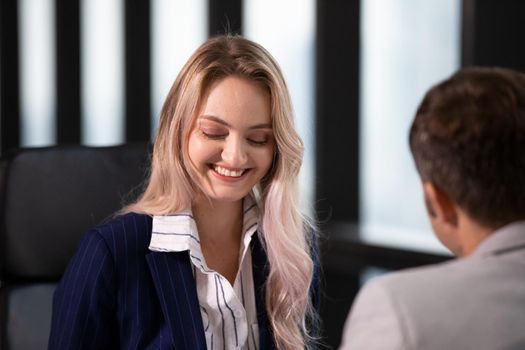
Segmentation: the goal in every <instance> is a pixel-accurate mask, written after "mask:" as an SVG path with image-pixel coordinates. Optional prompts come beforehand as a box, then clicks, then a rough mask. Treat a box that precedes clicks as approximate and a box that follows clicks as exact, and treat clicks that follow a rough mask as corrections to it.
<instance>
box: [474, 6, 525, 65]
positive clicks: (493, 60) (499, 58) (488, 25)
mask: <svg viewBox="0 0 525 350" xmlns="http://www.w3.org/2000/svg"><path fill="white" fill-rule="evenodd" d="M471 11H472V14H473V15H472V18H471V21H472V23H471V26H472V28H473V30H472V33H471V34H470V35H471V38H470V39H471V40H472V43H470V45H471V50H472V59H471V62H468V63H470V64H472V65H479V66H500V67H506V68H512V69H516V70H520V71H522V72H525V46H524V45H522V44H521V43H522V42H523V33H524V32H525V2H524V1H514V0H500V1H493V0H476V1H475V4H474V6H472V9H471Z"/></svg>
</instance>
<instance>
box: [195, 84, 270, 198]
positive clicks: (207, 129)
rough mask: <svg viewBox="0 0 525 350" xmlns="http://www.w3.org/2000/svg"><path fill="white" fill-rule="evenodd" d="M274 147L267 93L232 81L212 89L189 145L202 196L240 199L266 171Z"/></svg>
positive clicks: (253, 86) (268, 167)
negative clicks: (202, 191) (203, 194)
mask: <svg viewBox="0 0 525 350" xmlns="http://www.w3.org/2000/svg"><path fill="white" fill-rule="evenodd" d="M274 147H275V146H274V139H273V133H272V122H271V111H270V95H269V93H268V92H267V91H266V90H265V89H264V88H263V87H262V86H260V85H258V84H256V83H254V82H252V81H249V80H247V79H244V78H240V77H235V76H230V77H226V78H224V79H222V80H220V81H218V82H217V83H215V84H214V85H212V87H211V90H210V92H209V95H208V97H207V99H206V100H205V101H204V103H203V105H202V107H201V109H200V113H199V116H198V117H197V120H196V122H195V125H194V127H193V129H192V131H191V133H190V137H189V140H188V154H189V158H190V160H191V162H192V163H193V165H194V167H195V168H196V171H197V179H195V180H196V181H198V183H199V184H200V185H201V187H202V189H203V190H204V193H205V194H206V195H207V196H208V197H209V198H211V199H213V200H216V201H230V202H231V201H238V200H240V199H242V198H243V197H244V196H246V195H247V194H248V193H249V192H250V190H251V189H252V188H253V187H254V186H255V185H256V184H257V183H258V182H259V181H260V180H261V179H262V178H263V177H264V176H265V175H266V174H267V173H268V171H269V170H270V167H271V165H272V159H273V154H274Z"/></svg>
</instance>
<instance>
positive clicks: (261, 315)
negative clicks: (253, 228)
mask: <svg viewBox="0 0 525 350" xmlns="http://www.w3.org/2000/svg"><path fill="white" fill-rule="evenodd" d="M251 248H252V269H253V282H254V287H255V303H256V307H257V322H258V324H259V349H260V350H266V349H275V344H274V342H273V335H272V332H271V328H270V323H269V321H268V315H267V313H266V302H265V301H266V287H265V282H266V279H267V278H268V272H269V271H268V258H267V256H266V253H265V251H264V248H263V246H262V244H261V242H260V241H259V238H258V237H257V235H254V239H252V242H251Z"/></svg>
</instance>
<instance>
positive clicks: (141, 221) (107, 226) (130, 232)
mask: <svg viewBox="0 0 525 350" xmlns="http://www.w3.org/2000/svg"><path fill="white" fill-rule="evenodd" d="M151 227H152V217H151V216H149V215H146V214H138V213H127V214H123V215H118V216H116V217H114V218H112V219H110V220H108V221H107V222H105V223H102V224H100V225H98V226H96V227H94V228H92V229H91V230H90V231H88V233H87V234H86V235H87V236H89V235H97V236H99V237H101V238H102V240H104V241H105V243H106V245H107V246H108V249H109V250H110V251H111V252H112V253H113V254H115V253H116V252H118V251H120V250H122V249H123V248H125V249H126V250H127V251H129V250H130V249H134V250H137V253H138V252H144V251H146V250H147V248H148V246H149V242H150V240H151Z"/></svg>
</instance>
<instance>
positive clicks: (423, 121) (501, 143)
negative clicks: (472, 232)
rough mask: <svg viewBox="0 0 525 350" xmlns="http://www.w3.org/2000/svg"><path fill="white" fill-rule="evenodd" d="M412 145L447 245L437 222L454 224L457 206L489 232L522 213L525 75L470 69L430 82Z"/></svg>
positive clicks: (414, 126)
mask: <svg viewBox="0 0 525 350" xmlns="http://www.w3.org/2000/svg"><path fill="white" fill-rule="evenodd" d="M410 148H411V151H412V154H413V157H414V160H415V163H416V167H417V170H418V171H419V174H420V176H421V179H422V181H423V184H424V192H425V201H426V204H427V208H428V211H429V215H430V216H431V221H432V225H433V227H434V229H435V231H436V233H437V234H438V236H439V237H440V239H441V240H442V241H443V243H445V245H447V246H448V247H449V248H450V249H451V250H452V251H454V252H456V253H458V252H457V250H458V249H456V248H457V247H454V244H455V242H450V241H448V238H447V237H446V235H447V233H446V232H445V233H443V232H440V231H447V228H446V227H445V228H444V227H443V225H441V224H440V222H441V223H444V224H445V226H446V225H449V226H447V227H448V228H452V229H454V227H455V226H454V225H456V226H457V225H458V223H457V219H458V218H457V214H458V211H459V212H461V213H462V214H465V215H466V217H467V218H468V219H470V220H472V221H473V222H474V223H476V224H477V225H479V226H480V227H484V228H486V229H490V230H491V231H492V230H494V229H497V228H499V227H501V226H504V225H505V224H508V223H510V222H513V221H517V220H523V219H525V75H524V74H522V73H518V72H514V71H511V70H507V69H501V68H467V69H463V70H460V71H459V72H458V73H456V74H454V75H453V76H452V77H450V78H449V79H447V80H445V81H443V82H441V83H440V84H438V85H436V86H434V87H433V88H432V89H431V90H430V91H428V92H427V94H426V95H425V97H424V99H423V101H422V102H421V105H420V106H419V108H418V110H417V113H416V117H415V119H414V122H413V124H412V128H411V130H410ZM436 218H438V219H440V222H435V221H436ZM444 236H445V237H444ZM459 250H460V249H459Z"/></svg>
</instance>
